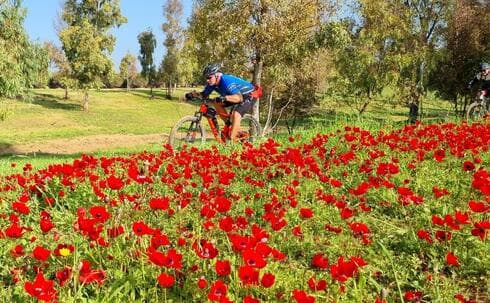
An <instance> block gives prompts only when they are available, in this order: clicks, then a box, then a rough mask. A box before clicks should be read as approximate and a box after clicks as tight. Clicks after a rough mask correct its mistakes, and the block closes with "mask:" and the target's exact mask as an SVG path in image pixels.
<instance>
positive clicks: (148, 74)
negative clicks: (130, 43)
mask: <svg viewBox="0 0 490 303" xmlns="http://www.w3.org/2000/svg"><path fill="white" fill-rule="evenodd" d="M138 42H139V44H140V55H139V56H138V59H139V61H140V64H141V75H142V76H143V77H145V78H146V81H147V83H148V84H149V85H150V99H153V97H154V96H153V86H154V84H155V76H156V75H155V74H156V71H155V64H154V63H153V52H154V51H155V47H156V46H157V41H156V39H155V35H154V34H153V32H152V31H151V30H147V31H144V32H142V33H140V34H139V35H138Z"/></svg>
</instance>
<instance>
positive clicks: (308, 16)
mask: <svg viewBox="0 0 490 303" xmlns="http://www.w3.org/2000/svg"><path fill="white" fill-rule="evenodd" d="M330 9H331V7H330V6H329V5H328V1H325V0H306V1H304V0H276V1H270V0H254V1H249V0H237V1H226V0H199V1H196V3H195V6H194V10H193V13H192V16H191V19H190V23H189V29H188V33H189V35H190V37H189V39H191V40H192V41H193V43H194V54H195V57H196V58H198V59H199V65H200V66H203V65H204V64H205V63H207V62H213V61H214V62H223V63H224V65H225V66H226V68H227V70H228V71H230V72H234V73H235V74H238V75H241V76H245V77H246V78H249V77H251V78H252V81H253V82H254V83H256V84H265V85H264V86H267V87H268V88H269V89H268V91H270V90H271V89H272V88H275V94H276V95H277V96H281V99H282V100H288V99H289V97H290V96H292V95H291V94H288V93H287V92H286V91H287V90H288V89H289V87H288V86H282V85H281V84H282V83H284V81H285V80H288V81H289V83H292V82H294V79H293V77H292V75H293V74H300V72H299V71H300V70H301V71H303V72H310V71H308V70H306V68H307V65H305V64H303V63H304V60H305V59H306V58H311V57H310V56H312V55H314V53H315V52H316V50H315V49H312V48H309V47H308V43H309V42H310V40H311V38H312V37H313V36H314V34H315V32H316V31H317V30H319V28H320V25H321V21H322V18H323V17H324V15H325V13H327V12H328V11H330ZM286 25H287V26H286ZM293 69H294V70H295V73H291V71H292V70H293ZM310 79H313V78H310ZM263 80H266V81H263ZM279 87H281V88H283V89H284V90H283V91H280V90H279ZM308 95H309V96H311V94H308ZM314 102H315V99H314V98H313V99H309V100H303V102H302V104H303V105H304V106H305V107H309V106H310V105H312V104H313V103H314ZM258 106H259V103H258V102H257V103H256V106H255V107H254V116H255V117H257V118H258V116H259V107H258Z"/></svg>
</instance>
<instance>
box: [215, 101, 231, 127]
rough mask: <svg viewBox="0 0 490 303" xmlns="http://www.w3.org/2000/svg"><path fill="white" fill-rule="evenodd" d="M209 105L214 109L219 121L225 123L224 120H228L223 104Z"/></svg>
mask: <svg viewBox="0 0 490 303" xmlns="http://www.w3.org/2000/svg"><path fill="white" fill-rule="evenodd" d="M211 105H213V106H214V108H215V109H216V112H217V113H218V116H220V118H221V120H223V121H224V122H226V120H227V119H228V112H227V111H226V108H225V107H224V106H223V103H215V102H213V103H211Z"/></svg>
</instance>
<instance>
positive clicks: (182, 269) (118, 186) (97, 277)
mask: <svg viewBox="0 0 490 303" xmlns="http://www.w3.org/2000/svg"><path fill="white" fill-rule="evenodd" d="M489 144H490V124H488V123H486V122H482V123H473V124H467V123H466V122H460V123H444V124H420V123H419V124H415V125H408V126H405V127H401V128H396V129H393V130H384V131H383V130H379V131H368V130H365V129H361V128H359V127H353V126H351V127H349V126H346V127H345V128H343V129H339V130H337V131H334V132H331V133H318V134H315V135H312V136H310V137H308V138H307V137H302V136H299V135H298V136H291V137H289V138H287V139H285V140H274V139H271V138H264V139H263V140H262V141H261V142H258V143H257V144H254V145H251V144H248V143H247V144H245V145H244V146H238V147H236V148H231V149H227V150H224V149H223V148H218V147H216V146H210V147H207V148H195V147H189V148H183V149H182V150H172V148H171V147H170V146H163V147H162V150H161V151H160V152H157V153H150V152H142V153H138V154H133V155H131V156H124V157H123V156H119V157H95V156H90V155H84V156H81V157H80V158H78V159H76V160H74V161H73V162H71V163H62V164H52V165H49V166H48V167H46V168H43V169H34V168H33V167H32V166H31V165H30V164H26V165H24V166H23V167H22V168H20V167H18V170H19V171H20V172H19V173H15V174H11V175H8V176H2V177H0V202H1V203H0V243H1V247H2V249H0V254H1V258H2V264H1V267H0V283H1V285H2V288H1V290H0V297H1V298H3V299H2V300H6V298H8V299H7V301H8V302H240V303H241V302H243V303H255V302H298V303H313V302H373V303H374V302H461V303H465V302H489V301H490V295H489V293H488V291H489V269H490V245H488V235H489V230H490V221H489V212H490V172H489V164H490V153H489V151H488V148H489ZM12 166H15V164H12ZM7 301H5V302H7Z"/></svg>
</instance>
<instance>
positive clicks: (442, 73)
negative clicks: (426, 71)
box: [429, 0, 490, 114]
mask: <svg viewBox="0 0 490 303" xmlns="http://www.w3.org/2000/svg"><path fill="white" fill-rule="evenodd" d="M451 12H452V13H451V15H450V17H449V18H448V20H447V23H448V24H447V31H445V33H444V41H445V43H444V46H445V47H444V48H442V49H441V50H440V51H439V57H440V61H439V64H438V65H437V67H436V68H435V69H434V70H433V71H432V72H431V74H430V78H429V81H430V83H429V84H430V88H432V89H435V90H437V91H438V92H439V93H440V95H441V96H442V97H444V98H447V99H449V100H451V101H452V102H453V104H454V109H455V112H459V113H460V114H463V113H465V112H466V105H468V103H469V102H471V99H472V98H473V97H474V95H473V94H474V92H471V91H470V90H468V89H467V85H468V82H469V80H470V79H472V78H473V77H474V76H475V72H476V69H477V68H478V66H479V64H480V63H481V62H484V61H490V18H488V16H489V15H490V2H486V3H485V2H479V1H476V0H465V1H457V2H456V3H455V5H454V8H453V9H451ZM460 101H462V102H460Z"/></svg>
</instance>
